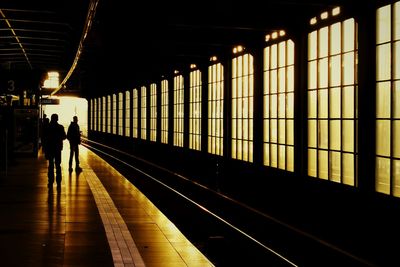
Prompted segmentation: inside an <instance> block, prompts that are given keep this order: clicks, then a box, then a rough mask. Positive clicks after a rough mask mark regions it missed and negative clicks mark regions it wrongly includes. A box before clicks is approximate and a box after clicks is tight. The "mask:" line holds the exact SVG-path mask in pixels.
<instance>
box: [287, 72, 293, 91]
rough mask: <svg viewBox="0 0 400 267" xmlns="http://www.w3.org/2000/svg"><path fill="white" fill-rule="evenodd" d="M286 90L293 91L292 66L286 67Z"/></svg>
mask: <svg viewBox="0 0 400 267" xmlns="http://www.w3.org/2000/svg"><path fill="white" fill-rule="evenodd" d="M286 91H287V92H293V91H294V67H293V66H289V67H287V80H286Z"/></svg>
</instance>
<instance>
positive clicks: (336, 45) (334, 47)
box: [329, 22, 341, 55]
mask: <svg viewBox="0 0 400 267" xmlns="http://www.w3.org/2000/svg"><path fill="white" fill-rule="evenodd" d="M340 34H341V23H340V22H338V23H335V24H333V25H331V36H330V38H329V39H330V41H331V55H335V54H339V53H340V41H341V36H340Z"/></svg>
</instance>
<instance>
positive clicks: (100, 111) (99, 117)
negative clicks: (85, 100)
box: [97, 97, 103, 132]
mask: <svg viewBox="0 0 400 267" xmlns="http://www.w3.org/2000/svg"><path fill="white" fill-rule="evenodd" d="M98 103H99V107H98V114H97V116H98V124H99V126H98V130H99V132H102V131H103V117H102V115H103V98H102V97H99V102H98Z"/></svg>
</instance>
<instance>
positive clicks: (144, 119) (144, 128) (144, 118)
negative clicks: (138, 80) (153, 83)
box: [140, 86, 147, 140]
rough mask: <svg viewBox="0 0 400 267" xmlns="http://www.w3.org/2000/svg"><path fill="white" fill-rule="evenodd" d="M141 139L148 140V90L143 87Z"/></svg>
mask: <svg viewBox="0 0 400 267" xmlns="http://www.w3.org/2000/svg"><path fill="white" fill-rule="evenodd" d="M140 94H141V95H140V99H141V101H140V111H141V112H140V119H141V120H140V122H141V124H140V129H141V131H140V138H141V139H143V140H146V139H147V114H146V113H147V88H146V86H142V87H141V88H140Z"/></svg>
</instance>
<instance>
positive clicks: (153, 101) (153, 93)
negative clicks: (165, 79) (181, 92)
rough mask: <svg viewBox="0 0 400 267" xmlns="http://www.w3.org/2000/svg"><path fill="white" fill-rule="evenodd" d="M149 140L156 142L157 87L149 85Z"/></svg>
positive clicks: (153, 84)
mask: <svg viewBox="0 0 400 267" xmlns="http://www.w3.org/2000/svg"><path fill="white" fill-rule="evenodd" d="M150 140H151V141H153V142H155V141H156V140H157V85H156V84H155V83H152V84H150Z"/></svg>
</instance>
